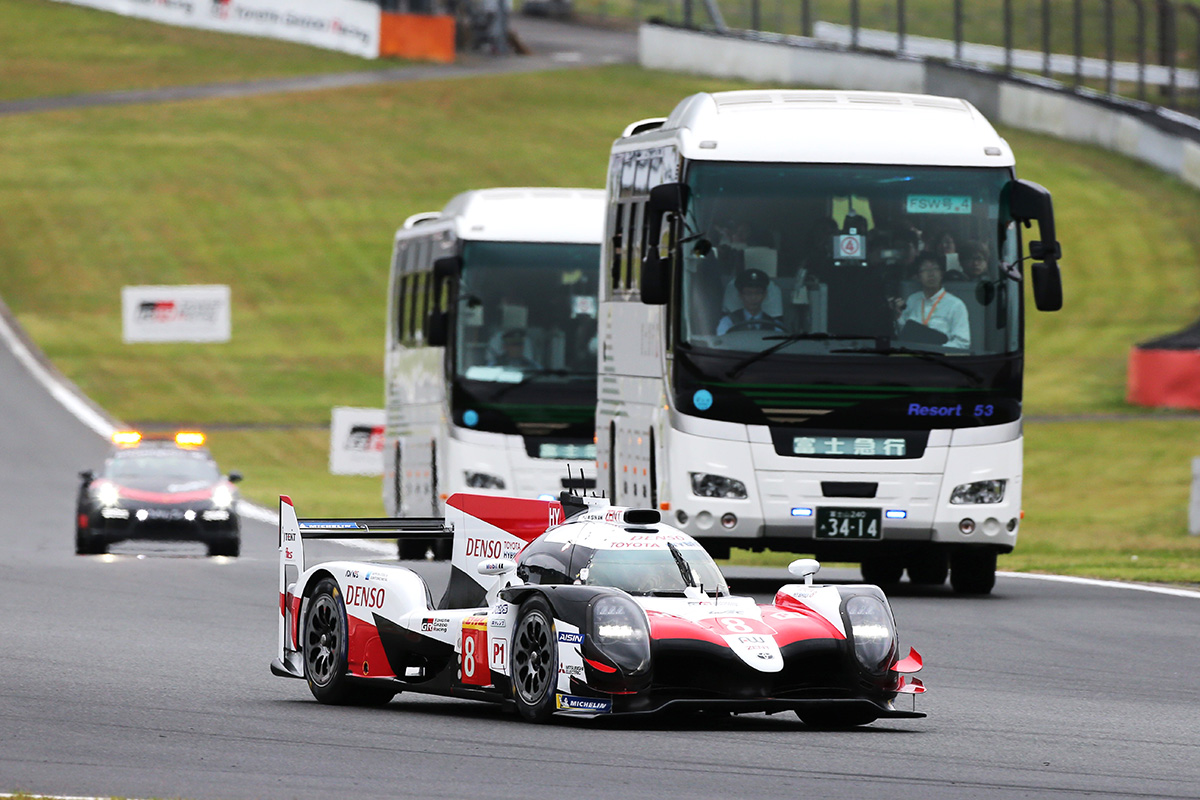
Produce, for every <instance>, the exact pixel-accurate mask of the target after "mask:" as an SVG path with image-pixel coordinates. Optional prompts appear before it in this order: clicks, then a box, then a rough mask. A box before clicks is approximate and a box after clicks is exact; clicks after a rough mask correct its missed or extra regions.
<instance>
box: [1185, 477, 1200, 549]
mask: <svg viewBox="0 0 1200 800" xmlns="http://www.w3.org/2000/svg"><path fill="white" fill-rule="evenodd" d="M1188 533H1190V534H1191V535H1192V536H1200V458H1193V459H1192V496H1191V502H1190V503H1189V504H1188Z"/></svg>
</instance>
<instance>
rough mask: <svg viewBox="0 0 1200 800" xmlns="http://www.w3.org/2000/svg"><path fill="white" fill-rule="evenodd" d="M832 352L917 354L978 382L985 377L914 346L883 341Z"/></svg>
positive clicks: (893, 354)
mask: <svg viewBox="0 0 1200 800" xmlns="http://www.w3.org/2000/svg"><path fill="white" fill-rule="evenodd" d="M830 352H831V353H875V354H878V355H881V356H915V357H917V358H919V359H921V360H922V361H930V362H932V363H934V364H941V365H942V366H943V367H946V368H948V369H952V370H954V371H955V372H958V373H960V374H962V375H966V376H967V377H968V378H970V379H971V380H972V381H973V382H974V383H976V384H982V383H983V378H982V377H981V376H980V375H979V373H978V372H976V371H975V370H973V369H969V368H967V367H964V366H962V365H961V364H955V363H954V362H953V361H951V360H950V359H949V358H947V357H946V356H944V355H942V354H941V353H931V352H930V351H928V350H917V349H915V348H912V347H896V346H894V345H889V344H885V343H881V342H876V345H875V347H849V348H846V349H844V350H831V351H830Z"/></svg>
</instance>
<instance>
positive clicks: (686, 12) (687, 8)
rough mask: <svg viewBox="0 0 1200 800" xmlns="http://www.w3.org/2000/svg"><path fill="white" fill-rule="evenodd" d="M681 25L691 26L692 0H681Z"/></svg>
mask: <svg viewBox="0 0 1200 800" xmlns="http://www.w3.org/2000/svg"><path fill="white" fill-rule="evenodd" d="M683 27H685V28H691V27H693V26H692V0H683Z"/></svg>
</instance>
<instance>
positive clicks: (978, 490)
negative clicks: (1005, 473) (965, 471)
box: [950, 480, 1008, 505]
mask: <svg viewBox="0 0 1200 800" xmlns="http://www.w3.org/2000/svg"><path fill="white" fill-rule="evenodd" d="M1007 484H1008V481H1006V480H996V481H976V482H975V483H964V484H962V485H960V486H955V487H954V492H953V493H951V495H950V502H951V503H953V504H954V505H973V504H976V503H999V502H1002V501H1003V500H1004V487H1005V486H1006V485H1007Z"/></svg>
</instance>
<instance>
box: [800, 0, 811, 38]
mask: <svg viewBox="0 0 1200 800" xmlns="http://www.w3.org/2000/svg"><path fill="white" fill-rule="evenodd" d="M800 35H801V36H812V35H813V29H812V0H801V1H800Z"/></svg>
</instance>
